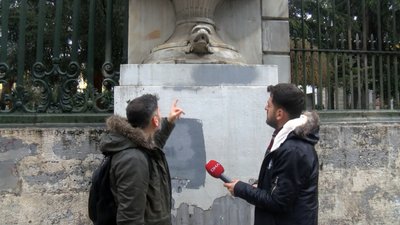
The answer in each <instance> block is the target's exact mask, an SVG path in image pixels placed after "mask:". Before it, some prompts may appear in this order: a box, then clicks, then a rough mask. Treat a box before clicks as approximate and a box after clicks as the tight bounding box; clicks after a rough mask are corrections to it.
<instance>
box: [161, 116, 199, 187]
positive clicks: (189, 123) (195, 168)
mask: <svg viewBox="0 0 400 225" xmlns="http://www.w3.org/2000/svg"><path fill="white" fill-rule="evenodd" d="M164 149H165V152H166V157H167V160H168V164H169V168H170V173H171V177H172V191H173V192H178V193H180V192H181V191H182V189H184V188H188V189H198V188H200V187H201V186H204V183H205V179H206V171H205V169H204V165H205V164H206V148H205V144H204V134H203V126H202V123H201V121H200V120H197V119H188V118H182V119H180V120H178V121H177V122H176V127H175V129H174V131H173V132H172V134H171V136H170V138H169V139H168V142H167V143H166V145H165V147H164Z"/></svg>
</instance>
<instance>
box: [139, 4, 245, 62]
mask: <svg viewBox="0 0 400 225" xmlns="http://www.w3.org/2000/svg"><path fill="white" fill-rule="evenodd" d="M170 1H172V2H173V4H174V7H175V15H176V26H175V31H174V33H173V34H172V35H171V37H170V38H169V39H168V40H167V41H166V42H165V43H164V44H161V45H159V46H157V47H155V48H154V49H153V50H152V51H151V53H150V55H149V57H148V58H147V59H145V60H144V61H143V63H177V64H184V63H187V64H198V63H204V64H205V63H211V64H245V63H244V59H243V58H242V56H241V55H240V54H239V53H238V51H237V50H236V49H235V48H234V47H233V46H231V45H228V44H225V43H224V42H223V41H222V40H221V38H220V37H219V36H218V34H217V32H216V29H215V23H214V20H213V19H214V11H215V8H216V7H217V6H218V5H219V4H220V3H221V2H222V1H224V0H170Z"/></svg>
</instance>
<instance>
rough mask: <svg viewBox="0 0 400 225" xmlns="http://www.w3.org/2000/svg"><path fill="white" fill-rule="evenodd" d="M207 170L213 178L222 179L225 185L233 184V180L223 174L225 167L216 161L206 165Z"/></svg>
mask: <svg viewBox="0 0 400 225" xmlns="http://www.w3.org/2000/svg"><path fill="white" fill-rule="evenodd" d="M206 170H207V172H208V173H209V174H210V175H211V176H213V177H215V178H220V179H221V180H222V181H224V182H225V183H231V182H232V180H231V178H229V177H227V176H225V175H224V174H223V173H224V167H223V166H222V165H221V164H220V163H219V162H217V161H215V160H210V161H208V163H207V164H206Z"/></svg>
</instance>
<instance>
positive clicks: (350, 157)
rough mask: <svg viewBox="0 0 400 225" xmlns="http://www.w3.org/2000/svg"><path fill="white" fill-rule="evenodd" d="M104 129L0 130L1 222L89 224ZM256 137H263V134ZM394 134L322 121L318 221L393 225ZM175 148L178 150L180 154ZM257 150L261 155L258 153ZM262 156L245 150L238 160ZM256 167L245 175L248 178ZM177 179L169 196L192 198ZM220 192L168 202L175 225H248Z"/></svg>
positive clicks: (244, 213) (396, 191)
mask: <svg viewBox="0 0 400 225" xmlns="http://www.w3.org/2000/svg"><path fill="white" fill-rule="evenodd" d="M184 124H186V122H185V121H184ZM190 124H191V122H190V121H189V123H188V125H187V127H186V128H185V126H182V128H183V129H189V128H191V127H192V125H190ZM193 126H194V127H196V126H199V124H198V125H193ZM103 129H104V128H96V127H93V128H90V127H85V128H78V127H77V128H62V127H59V128H47V129H37V128H31V129H24V128H15V129H12V128H6V129H2V130H0V140H1V144H0V146H1V148H0V149H2V150H1V151H0V169H1V170H0V184H1V185H0V187H1V190H0V221H1V223H0V224H6V225H26V224H32V225H43V224H49V225H50V224H60V225H70V224H74V225H75V224H77V225H81V224H82V225H83V224H90V222H89V219H88V216H87V197H88V195H87V194H88V188H89V185H90V177H91V174H92V171H93V170H94V168H95V167H96V166H97V165H98V164H99V163H100V160H101V158H102V156H101V155H100V154H99V152H98V140H99V137H100V135H101V133H102V132H103ZM178 129H179V127H178ZM232 131H233V130H232ZM184 132H186V131H184ZM195 133H196V132H195ZM197 134H199V133H198V132H197ZM254 135H255V138H264V136H263V135H262V134H254ZM399 137H400V124H396V123H392V124H386V123H369V124H343V123H340V124H332V123H329V124H326V125H324V123H323V122H322V126H321V142H320V144H319V145H318V146H317V150H318V154H319V158H320V164H321V165H320V168H321V170H320V180H319V184H320V187H319V201H320V209H319V221H320V222H319V224H322V225H331V224H337V225H342V224H361V225H367V224H397V222H398V218H399V216H400V173H399V172H400V154H399V144H400V143H399V142H400V138H399ZM62 140H63V141H62ZM72 140H76V141H72ZM6 143H14V144H12V145H6ZM5 146H12V147H5ZM193 149H196V147H194V148H193ZM199 149H201V147H200V148H199ZM68 150H70V151H71V153H70V152H69V151H68ZM174 151H178V152H179V150H178V149H175V150H174ZM196 151H198V150H196ZM199 151H200V150H199ZM74 153H75V154H74ZM176 153H177V152H175V153H173V154H176ZM259 153H260V155H261V154H262V150H260V151H259ZM173 154H172V152H171V153H170V155H168V159H169V161H170V163H172V164H174V165H172V167H176V168H175V169H177V171H178V170H190V169H191V166H190V165H186V164H185V163H183V162H180V161H174V160H173V159H171V157H174V155H173ZM192 154H194V152H192V153H190V152H188V155H185V154H183V155H182V157H184V158H185V157H186V158H188V159H190V157H199V156H194V155H192ZM260 155H257V154H255V153H254V151H252V152H246V151H244V152H243V155H238V156H237V160H240V159H241V158H242V157H246V158H249V157H254V158H256V157H260ZM175 156H176V155H175ZM200 157H202V156H200ZM175 160H177V159H175ZM182 160H184V159H182ZM246 160H248V159H246ZM258 166H259V165H255V167H254V171H252V170H251V171H247V173H251V174H252V176H253V174H256V173H257V172H258V171H257V168H258ZM178 167H179V169H178ZM189 167H190V168H189ZM230 172H231V171H230ZM229 175H231V176H233V175H236V174H233V175H232V174H229ZM181 176H182V177H186V176H193V177H194V179H195V180H197V181H201V179H202V178H201V176H202V175H201V176H200V177H197V178H196V176H195V175H193V174H192V175H190V174H189V175H188V174H183V175H181ZM241 176H244V175H241ZM175 182H177V183H175V184H174V186H175V188H176V189H174V192H173V197H176V196H177V195H180V194H181V193H179V191H178V190H177V188H178V187H180V188H181V191H184V190H185V189H190V190H191V193H194V194H192V195H191V196H187V197H188V198H189V197H190V198H193V197H194V196H195V193H196V190H198V188H199V187H198V184H197V185H196V184H193V185H192V186H190V185H187V184H188V183H185V182H186V180H179V181H178V180H175ZM215 182H217V183H219V184H220V183H221V182H220V181H219V180H215ZM199 184H200V185H202V184H201V183H199ZM208 186H209V184H207V183H205V184H204V186H201V188H203V189H204V188H205V189H206V190H208V189H209V188H207V187H208ZM219 187H220V188H221V190H222V191H221V190H214V189H213V190H208V191H210V192H215V191H221V193H226V195H225V196H221V197H219V198H216V199H215V200H214V202H213V203H212V205H211V206H210V207H209V208H200V207H199V206H196V205H189V204H185V203H183V204H180V205H174V210H173V212H172V214H173V218H174V223H173V224H174V225H178V224H187V225H191V224H192V225H194V224H198V225H208V224H224V225H225V224H226V225H228V224H229V225H235V224H238V225H241V224H251V221H252V220H253V208H252V206H250V205H249V204H248V203H246V202H245V201H243V200H241V199H238V198H232V197H230V196H229V195H228V193H227V192H226V190H224V188H223V187H222V184H220V185H219ZM181 197H182V196H181Z"/></svg>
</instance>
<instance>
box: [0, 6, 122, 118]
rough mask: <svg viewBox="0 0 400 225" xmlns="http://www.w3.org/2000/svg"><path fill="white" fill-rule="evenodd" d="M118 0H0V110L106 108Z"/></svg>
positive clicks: (117, 34)
mask: <svg viewBox="0 0 400 225" xmlns="http://www.w3.org/2000/svg"><path fill="white" fill-rule="evenodd" d="M128 3H129V1H125V0H117V1H112V0H89V1H81V0H50V1H49V0H47V1H46V0H1V1H0V7H1V8H0V21H1V26H0V114H3V115H7V114H11V113H27V114H29V113H35V114H41V113H42V114H44V113H54V114H60V113H104V112H113V104H114V101H113V87H114V86H115V85H118V80H119V65H120V64H122V63H126V61H127V37H128Z"/></svg>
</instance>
